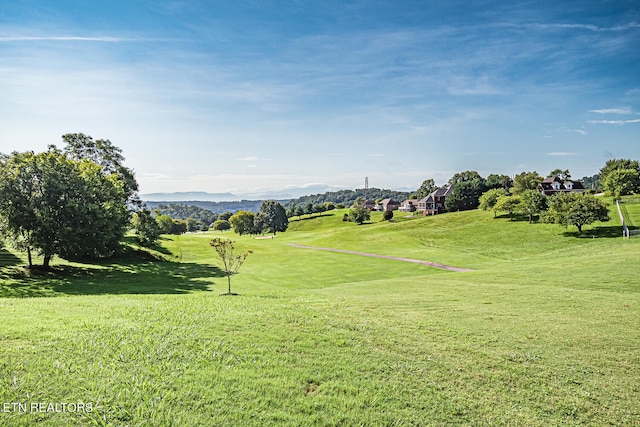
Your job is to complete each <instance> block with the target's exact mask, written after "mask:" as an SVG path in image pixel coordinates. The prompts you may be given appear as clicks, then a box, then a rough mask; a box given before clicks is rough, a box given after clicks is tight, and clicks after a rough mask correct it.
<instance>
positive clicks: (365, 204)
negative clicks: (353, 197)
mask: <svg viewBox="0 0 640 427" xmlns="http://www.w3.org/2000/svg"><path fill="white" fill-rule="evenodd" d="M376 206H377V205H376V202H375V200H370V199H367V200H364V201H363V200H360V201H359V202H358V207H360V208H364V209H369V210H370V211H372V210H374V209H375V208H376Z"/></svg>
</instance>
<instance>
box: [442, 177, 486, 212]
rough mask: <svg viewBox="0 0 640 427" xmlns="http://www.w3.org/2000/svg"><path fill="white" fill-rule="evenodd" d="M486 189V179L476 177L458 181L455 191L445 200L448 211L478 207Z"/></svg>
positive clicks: (454, 186) (454, 187)
mask: <svg viewBox="0 0 640 427" xmlns="http://www.w3.org/2000/svg"><path fill="white" fill-rule="evenodd" d="M485 190H486V187H485V184H484V179H482V178H474V179H471V180H469V181H457V182H456V183H455V184H454V185H453V191H452V192H451V194H450V195H449V197H447V200H446V201H445V202H444V203H445V207H446V208H447V210H448V211H450V212H454V211H466V210H470V209H476V208H477V207H478V205H479V204H480V196H482V193H484V192H485Z"/></svg>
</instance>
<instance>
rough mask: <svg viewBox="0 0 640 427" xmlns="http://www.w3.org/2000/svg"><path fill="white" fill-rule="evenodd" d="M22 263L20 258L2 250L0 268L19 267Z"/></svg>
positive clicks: (0, 249)
mask: <svg viewBox="0 0 640 427" xmlns="http://www.w3.org/2000/svg"><path fill="white" fill-rule="evenodd" d="M21 262H22V260H21V259H20V258H18V257H17V256H15V255H14V254H12V253H11V252H9V251H7V250H6V249H4V248H0V267H6V266H10V265H18V264H20V263H21Z"/></svg>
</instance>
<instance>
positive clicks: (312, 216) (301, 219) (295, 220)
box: [289, 213, 335, 222]
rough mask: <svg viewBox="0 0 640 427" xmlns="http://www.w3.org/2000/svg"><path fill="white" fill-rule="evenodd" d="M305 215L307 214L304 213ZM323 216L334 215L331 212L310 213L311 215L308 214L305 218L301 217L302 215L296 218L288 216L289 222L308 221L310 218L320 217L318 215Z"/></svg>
mask: <svg viewBox="0 0 640 427" xmlns="http://www.w3.org/2000/svg"><path fill="white" fill-rule="evenodd" d="M305 215H308V214H305ZM323 216H335V214H333V213H323V214H311V216H308V217H306V218H302V217H298V219H291V218H289V222H298V221H308V220H310V219H316V218H320V217H323Z"/></svg>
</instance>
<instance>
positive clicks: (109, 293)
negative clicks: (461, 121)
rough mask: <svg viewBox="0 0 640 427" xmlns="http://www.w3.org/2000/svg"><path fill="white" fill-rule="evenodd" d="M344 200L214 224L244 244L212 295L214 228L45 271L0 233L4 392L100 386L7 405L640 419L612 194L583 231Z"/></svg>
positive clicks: (522, 420)
mask: <svg viewBox="0 0 640 427" xmlns="http://www.w3.org/2000/svg"><path fill="white" fill-rule="evenodd" d="M343 213H344V212H341V211H337V212H334V214H333V215H325V216H322V217H317V218H311V219H303V220H300V221H296V222H292V223H291V225H290V229H289V231H288V232H286V233H279V234H278V235H277V236H276V237H275V238H274V239H253V238H250V237H247V236H243V237H241V238H240V237H238V236H235V235H233V234H230V233H223V234H222V235H223V236H229V237H233V238H234V239H235V240H237V241H238V244H237V245H238V246H239V247H240V248H241V249H251V250H253V253H252V254H251V255H250V256H249V257H248V258H247V261H246V263H245V265H244V266H243V267H242V270H241V272H240V274H239V275H238V276H236V277H234V278H233V281H232V290H233V291H235V292H239V293H240V294H241V295H240V296H238V297H222V296H219V294H220V293H222V292H225V291H226V279H225V278H224V277H222V274H221V272H220V270H219V269H218V268H217V264H216V263H215V260H214V257H213V250H212V249H211V248H210V247H209V245H208V241H209V239H211V238H212V237H213V236H218V235H220V233H219V232H207V233H198V234H188V235H183V236H171V237H166V238H165V239H164V240H163V241H162V242H161V243H162V246H161V247H159V248H157V249H158V250H157V251H154V252H152V253H150V254H149V253H146V252H144V253H140V252H129V253H128V254H127V255H126V256H124V257H122V258H121V259H119V260H114V261H110V262H108V263H103V264H92V265H82V264H66V263H60V264H58V265H57V268H58V269H59V271H58V272H57V273H55V274H54V273H37V272H33V273H28V272H25V270H24V269H23V268H22V267H20V266H19V264H21V263H22V262H23V260H21V259H20V255H19V254H15V253H13V252H9V251H7V250H0V292H1V294H2V296H3V297H2V298H0V306H1V308H2V309H1V310H0V322H2V325H3V328H2V332H1V334H0V339H1V340H2V346H1V347H0V360H1V361H2V363H0V381H2V387H1V388H0V395H1V396H0V397H1V399H2V401H3V402H46V403H52V402H53V403H55V402H86V403H89V402H90V403H92V404H93V405H94V406H93V411H92V412H83V413H80V412H77V411H76V412H69V411H67V412H58V413H53V412H28V413H20V412H19V411H9V412H7V411H5V412H2V413H0V425H4V424H7V425H25V426H26V425H32V424H33V423H35V422H40V423H41V424H42V425H52V426H58V425H84V424H86V425H176V426H178V425H179V426H189V425H193V426H196V425H220V424H225V425H256V426H263V425H278V426H280V425H291V426H294V425H296V426H297V425H309V424H316V425H331V426H333V425H348V426H351V425H505V424H506V425H539V426H546V425H604V424H612V425H638V424H639V423H640V418H639V417H640V416H639V415H638V410H637V403H636V402H638V401H640V388H639V387H638V384H640V349H639V348H638V345H637V343H638V342H640V327H639V326H638V325H640V284H639V281H638V279H637V278H638V277H640V266H639V265H638V262H637V260H638V259H639V258H640V238H633V239H630V240H627V241H623V240H622V238H621V237H619V236H620V235H621V233H620V227H619V221H617V214H616V215H615V216H614V215H612V218H613V219H612V221H611V222H609V223H604V224H595V225H594V226H592V227H587V230H586V232H585V233H583V235H582V236H577V235H576V234H575V233H574V231H573V230H572V229H568V230H567V229H564V228H562V227H559V226H555V225H546V224H528V223H527V222H519V221H509V220H508V219H506V218H497V219H495V218H493V215H492V214H488V213H484V212H479V211H473V212H463V213H454V214H447V215H440V216H435V217H429V218H420V219H412V220H409V219H406V218H396V221H395V222H391V223H388V222H380V221H379V219H380V218H379V217H378V216H377V215H374V217H373V218H372V221H371V223H369V224H364V225H362V226H356V225H354V224H352V223H345V222H342V215H343ZM397 216H399V215H397ZM291 243H298V244H303V245H309V246H318V247H328V248H339V249H350V250H354V251H359V252H368V253H374V254H379V255H394V256H401V257H408V258H417V259H423V260H429V261H435V262H439V263H443V264H450V265H454V266H459V267H467V268H472V269H474V271H473V272H469V273H455V272H449V271H444V270H438V269H434V268H431V267H427V266H424V265H419V264H411V263H406V262H400V261H392V260H387V259H378V258H370V257H363V256H357V255H349V254H344V253H334V252H326V251H314V250H310V249H301V248H296V247H292V246H289V244H291ZM143 255H144V256H143ZM157 258H163V259H167V260H170V261H158V260H157Z"/></svg>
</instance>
